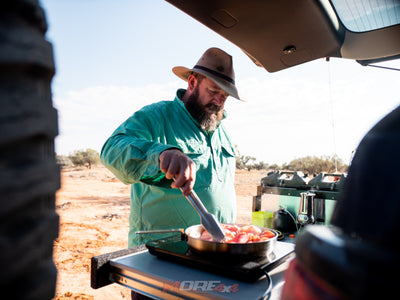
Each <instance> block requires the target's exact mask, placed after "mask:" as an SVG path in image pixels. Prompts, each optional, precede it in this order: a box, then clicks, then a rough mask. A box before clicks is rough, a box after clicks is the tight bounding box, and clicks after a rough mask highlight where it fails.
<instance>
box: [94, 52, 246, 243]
mask: <svg viewBox="0 0 400 300" xmlns="http://www.w3.org/2000/svg"><path fill="white" fill-rule="evenodd" d="M172 71H173V72H174V74H175V75H177V76H178V77H180V78H182V79H184V80H185V81H187V83H188V86H187V90H184V89H179V90H178V91H177V92H176V96H175V99H174V100H173V101H161V102H157V103H154V104H151V105H148V106H145V107H143V108H142V109H141V110H139V111H137V112H135V113H134V114H133V116H132V117H130V118H128V119H127V120H126V121H125V122H124V123H123V124H122V125H121V126H119V127H118V128H117V129H116V131H115V132H114V133H113V134H112V135H111V137H110V138H109V139H108V140H107V141H106V143H105V144H104V146H103V148H102V150H101V161H102V163H103V164H104V165H105V166H106V167H107V168H108V169H109V170H111V171H112V172H113V173H114V174H115V176H117V177H118V178H119V179H120V180H121V181H122V182H124V183H125V184H131V185H132V186H131V211H130V217H129V225H130V228H129V238H128V246H129V247H132V246H135V245H139V244H143V243H145V242H146V241H148V240H149V239H156V238H162V237H165V235H159V236H157V235H155V234H154V235H153V234H152V235H147V236H146V235H135V232H136V231H138V230H155V229H172V228H186V227H189V226H191V225H194V224H200V218H199V216H198V214H197V212H196V211H195V210H194V208H193V207H192V206H191V205H190V203H189V202H188V200H187V199H186V198H185V197H184V196H183V195H182V192H183V194H184V195H188V194H189V193H190V191H191V190H192V189H194V190H195V192H196V193H197V194H198V196H199V197H200V199H201V200H202V201H203V203H204V205H205V207H206V208H207V210H208V211H209V212H211V213H212V214H214V215H215V216H216V217H217V219H218V220H219V221H220V222H222V223H234V222H235V219H236V197H235V190H234V176H235V164H236V162H235V150H234V147H233V145H232V143H231V140H230V138H229V136H228V134H227V132H226V130H225V128H224V126H223V124H222V120H223V119H224V118H225V116H226V114H225V111H224V110H223V108H224V104H225V101H226V99H227V97H228V96H233V97H235V98H236V99H239V100H240V98H239V95H238V92H237V89H236V87H235V81H234V80H235V75H234V71H233V66H232V57H231V56H230V55H229V54H227V53H226V52H224V51H222V50H221V49H218V48H210V49H208V50H207V51H206V52H205V53H204V54H203V55H202V57H201V58H200V59H199V61H198V62H197V64H196V65H195V66H194V67H193V68H192V69H188V68H185V67H175V68H173V69H172ZM174 178H175V181H174V180H173V179H174ZM179 188H181V189H182V192H181V191H180V190H179Z"/></svg>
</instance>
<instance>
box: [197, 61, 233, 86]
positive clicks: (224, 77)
mask: <svg viewBox="0 0 400 300" xmlns="http://www.w3.org/2000/svg"><path fill="white" fill-rule="evenodd" d="M194 69H200V70H203V71H206V72H208V73H211V74H213V75H215V76H218V77H220V78H222V79H224V80H226V81H228V82H230V83H232V84H233V85H234V84H235V80H233V79H232V78H230V77H229V76H226V75H224V74H222V73H220V72H217V71H214V70H211V69H209V68H207V67H203V66H199V65H195V66H194V67H193V70H194Z"/></svg>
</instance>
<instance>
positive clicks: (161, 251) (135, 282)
mask: <svg viewBox="0 0 400 300" xmlns="http://www.w3.org/2000/svg"><path fill="white" fill-rule="evenodd" d="M292 257H294V244H292V243H286V242H280V241H278V242H276V245H275V248H274V252H273V253H272V254H271V255H269V256H268V257H237V256H235V257H228V256H224V257H221V256H217V257H216V256H214V257H213V256H210V255H204V254H200V253H196V252H193V251H192V250H190V249H189V248H188V246H187V244H186V242H185V241H182V240H181V239H180V236H179V235H176V236H172V237H168V238H165V239H160V240H154V241H152V242H149V243H147V245H146V247H145V245H141V246H137V247H133V248H129V249H124V250H120V251H116V252H112V253H107V254H103V255H99V256H96V257H92V266H91V286H92V288H95V289H97V288H101V287H103V286H106V285H108V284H111V283H117V284H120V285H123V286H125V287H127V288H129V289H131V290H134V291H136V292H138V293H140V294H144V295H147V296H149V297H151V298H154V299H172V298H173V299H230V300H231V299H265V298H266V297H269V298H268V299H279V298H280V293H281V289H282V286H283V283H284V273H285V271H286V269H287V267H288V262H289V260H291V259H292Z"/></svg>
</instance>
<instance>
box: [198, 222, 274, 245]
mask: <svg viewBox="0 0 400 300" xmlns="http://www.w3.org/2000/svg"><path fill="white" fill-rule="evenodd" d="M221 227H222V229H223V231H224V233H225V238H224V239H223V240H222V241H221V243H240V244H246V243H253V242H262V241H267V240H269V239H270V238H272V237H274V236H275V233H274V232H272V231H271V230H265V231H262V230H261V229H260V228H259V227H257V226H254V225H245V226H241V227H240V226H238V225H231V224H221ZM200 239H202V240H204V241H214V240H213V238H212V237H211V235H210V234H209V233H208V232H207V231H206V230H204V231H203V233H202V234H201V237H200Z"/></svg>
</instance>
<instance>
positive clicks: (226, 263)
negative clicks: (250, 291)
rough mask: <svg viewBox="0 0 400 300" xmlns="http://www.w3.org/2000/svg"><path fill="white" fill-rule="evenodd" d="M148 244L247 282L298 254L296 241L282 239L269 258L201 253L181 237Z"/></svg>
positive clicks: (156, 250)
mask: <svg viewBox="0 0 400 300" xmlns="http://www.w3.org/2000/svg"><path fill="white" fill-rule="evenodd" d="M146 247H147V248H148V249H149V252H150V253H151V254H153V255H155V256H157V257H160V258H162V259H166V260H169V261H172V262H175V263H179V264H183V265H186V266H189V267H193V268H197V269H200V270H204V271H207V272H212V273H215V274H219V275H223V276H226V277H231V278H234V279H238V280H241V281H245V282H254V281H256V280H258V279H259V278H261V277H262V276H264V275H265V272H268V271H270V270H272V269H273V268H275V267H277V266H279V265H280V264H282V263H284V262H285V261H286V260H287V259H288V258H290V257H291V256H292V255H294V244H292V243H286V242H279V241H278V242H276V245H275V248H274V251H273V252H272V253H271V254H270V255H268V256H265V257H251V256H250V257H249V256H238V255H227V254H205V253H200V252H197V251H194V250H192V249H190V248H189V246H188V245H187V243H186V242H185V241H182V240H181V239H180V236H172V237H169V238H165V239H160V240H154V241H150V242H148V243H147V244H146Z"/></svg>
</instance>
